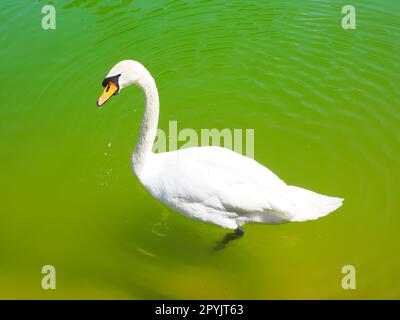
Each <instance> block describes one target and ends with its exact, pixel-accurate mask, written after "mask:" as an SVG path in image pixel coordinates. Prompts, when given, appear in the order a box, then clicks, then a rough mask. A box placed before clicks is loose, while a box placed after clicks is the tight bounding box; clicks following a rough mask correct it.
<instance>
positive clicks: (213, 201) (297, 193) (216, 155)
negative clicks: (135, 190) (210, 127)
mask: <svg viewBox="0 0 400 320" xmlns="http://www.w3.org/2000/svg"><path fill="white" fill-rule="evenodd" d="M116 75H120V76H119V80H118V81H119V83H118V86H119V90H121V89H122V88H124V87H126V86H128V85H130V84H136V85H138V86H139V87H141V88H142V89H143V91H144V94H145V98H146V106H145V111H144V116H143V122H142V127H141V132H140V136H139V141H138V144H137V145H136V148H135V151H134V152H133V155H132V166H133V170H134V172H135V174H136V176H137V177H138V179H139V180H140V181H141V183H142V184H143V185H144V186H145V187H146V189H147V190H148V191H149V192H150V194H151V195H152V196H153V197H155V198H157V199H158V200H160V201H162V202H163V203H165V204H167V205H168V206H170V207H171V208H173V209H174V210H176V211H178V212H181V213H182V214H184V215H186V216H188V217H191V218H193V219H196V220H201V221H204V222H208V223H213V224H216V225H218V226H221V227H224V228H229V229H237V228H238V227H239V226H241V225H243V224H246V223H267V224H276V223H284V222H290V221H306V220H313V219H317V218H319V217H322V216H325V215H327V214H329V213H330V212H332V211H334V210H335V209H337V208H338V207H340V206H341V205H342V201H343V199H341V198H336V197H328V196H324V195H320V194H317V193H315V192H312V191H309V190H306V189H302V188H299V187H294V186H288V185H287V184H286V183H285V182H283V181H282V180H281V179H280V178H278V177H277V176H276V175H275V174H274V173H273V172H271V171H270V170H268V169H267V168H265V167H264V166H262V165H261V164H259V163H258V162H256V161H255V160H253V159H250V158H247V157H244V156H242V155H240V154H237V153H235V152H233V151H231V150H228V149H225V148H220V147H194V148H187V149H182V150H178V151H173V152H165V153H158V154H156V153H153V152H152V146H153V142H154V139H155V136H156V130H157V123H158V113H159V99H158V92H157V88H156V85H155V81H154V79H153V78H152V77H151V75H150V73H149V72H148V71H147V70H146V69H145V68H144V66H143V65H141V64H140V63H138V62H135V61H132V60H125V61H121V62H119V63H118V64H117V65H115V66H114V67H113V68H112V69H111V71H110V72H109V74H108V75H107V77H113V76H116Z"/></svg>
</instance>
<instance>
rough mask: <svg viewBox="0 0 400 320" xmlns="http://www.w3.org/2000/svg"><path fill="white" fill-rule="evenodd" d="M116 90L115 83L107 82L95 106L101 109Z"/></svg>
mask: <svg viewBox="0 0 400 320" xmlns="http://www.w3.org/2000/svg"><path fill="white" fill-rule="evenodd" d="M117 90H118V86H117V85H116V84H115V83H113V82H111V81H110V82H108V83H107V85H106V88H105V89H104V91H103V93H102V94H101V96H100V98H99V100H97V106H99V107H101V106H102V105H103V104H105V103H106V102H107V100H108V99H110V98H111V97H112V96H113V94H114V93H115V92H116V91H117Z"/></svg>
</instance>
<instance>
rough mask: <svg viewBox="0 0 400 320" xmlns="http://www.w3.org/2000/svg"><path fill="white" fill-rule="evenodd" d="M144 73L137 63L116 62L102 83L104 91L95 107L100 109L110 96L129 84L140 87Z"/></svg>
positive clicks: (131, 61) (141, 66)
mask: <svg viewBox="0 0 400 320" xmlns="http://www.w3.org/2000/svg"><path fill="white" fill-rule="evenodd" d="M145 72H147V70H146V69H145V68H144V67H143V65H142V64H140V63H139V62H137V61H133V60H123V61H120V62H118V63H117V64H116V65H115V66H114V67H112V68H111V70H110V71H109V72H108V74H107V76H106V77H105V78H104V80H103V82H102V86H103V87H104V88H105V89H104V91H103V93H102V94H101V96H100V98H99V100H97V105H98V106H99V107H101V106H102V105H103V104H104V103H106V102H107V101H108V100H109V99H110V98H111V97H112V96H114V95H116V94H118V93H119V92H120V91H121V90H122V89H123V88H125V87H127V86H129V85H131V84H139V85H140V80H141V79H143V77H144V76H145V74H144V73H145Z"/></svg>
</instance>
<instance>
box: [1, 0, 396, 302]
mask: <svg viewBox="0 0 400 320" xmlns="http://www.w3.org/2000/svg"><path fill="white" fill-rule="evenodd" d="M45 4H47V1H11V0H3V1H2V2H1V4H0V18H1V24H0V29H1V33H0V41H1V51H0V58H1V73H2V77H1V79H2V88H1V90H0V101H1V102H0V137H1V149H0V176H1V184H0V194H1V214H0V271H1V272H0V297H1V298H122V299H125V298H253V299H270V298H305V299H308V298H324V299H331V298H344V299H351V298H397V299H398V298H400V257H399V252H400V250H399V246H400V235H399V227H400V226H399V223H400V212H399V209H400V206H399V204H400V200H399V194H400V192H399V191H400V188H399V183H398V182H399V178H400V175H399V173H400V172H399V171H400V170H399V165H400V152H399V151H400V135H399V127H400V111H399V108H400V103H399V102H400V97H399V82H400V63H399V54H400V27H399V26H400V2H399V1H397V0H386V1H377V0H375V1H372V0H366V1H361V0H355V1H351V4H353V5H354V6H355V7H356V10H357V29H356V30H343V29H342V27H341V17H342V14H341V8H342V5H343V4H344V3H343V2H342V1H328V0H323V1H316V0H315V1H313V0H308V1H307V0H302V1H289V0H284V1H212V0H209V1H176V0H169V1H130V0H122V1H112V2H110V1H99V0H91V1H79V0H73V1H72V0H69V1H54V5H55V7H56V10H57V15H56V17H57V28H56V30H50V31H44V30H43V29H42V28H41V19H42V16H43V15H42V14H41V8H42V6H43V5H45ZM122 59H135V60H138V61H141V62H142V63H143V64H144V65H145V66H147V67H148V69H149V70H150V71H151V73H152V74H153V76H154V78H155V79H156V81H157V85H158V88H159V93H160V99H161V113H160V122H159V127H160V128H162V129H164V130H167V129H168V123H169V121H177V122H178V128H179V129H182V128H193V129H195V130H197V131H198V132H199V131H200V129H201V128H219V129H222V128H231V129H233V128H241V129H246V128H252V129H254V130H255V145H254V148H255V158H256V159H257V161H259V162H260V163H262V164H263V165H265V166H267V167H269V168H270V169H271V170H273V171H274V172H275V173H277V174H278V175H279V176H280V177H281V178H283V179H284V180H285V181H286V182H287V183H289V184H292V185H299V186H303V187H306V188H309V189H312V190H315V191H318V192H321V193H325V194H329V195H336V196H342V197H344V198H345V199H346V200H345V204H344V206H343V207H342V208H340V209H339V210H338V211H336V212H335V213H333V214H331V215H329V216H327V217H325V218H323V219H320V220H317V221H311V222H305V223H293V224H286V225H280V226H265V225H248V226H245V230H246V235H245V236H244V237H243V238H242V239H240V240H237V241H234V242H232V243H231V244H230V245H229V246H228V247H227V248H225V249H223V250H220V251H218V252H214V251H213V250H212V248H213V247H214V246H215V244H216V243H217V241H219V240H220V239H221V238H222V237H223V235H224V233H225V231H224V230H223V229H220V228H218V227H215V226H211V225H206V224H202V223H200V222H196V221H192V220H189V219H187V218H185V217H183V216H181V215H179V214H177V213H175V212H172V211H170V210H169V209H168V208H165V207H164V206H162V205H160V204H159V203H158V202H157V201H156V200H154V199H153V198H152V197H151V196H150V195H148V194H147V193H146V191H145V190H144V188H143V187H142V186H141V185H140V183H139V182H138V181H137V179H136V178H135V177H134V175H133V174H132V171H131V168H130V154H131V152H132V150H133V148H134V145H135V142H136V139H137V135H138V130H139V125H140V121H141V116H142V111H143V98H142V94H141V92H140V91H139V89H137V88H136V89H129V90H126V91H124V92H123V93H122V94H120V95H119V96H118V97H115V98H113V99H112V101H110V102H109V103H108V104H107V105H106V107H105V108H104V109H102V111H99V110H98V109H97V108H96V106H95V101H96V99H97V98H98V96H99V94H100V92H101V90H102V87H101V81H102V80H103V78H104V76H105V75H106V73H107V72H108V70H109V68H110V67H111V66H112V65H114V64H115V63H116V62H117V61H119V60H122ZM46 264H51V265H54V266H55V267H56V270H57V289H56V290H50V291H45V290H43V289H42V288H41V278H42V274H41V268H42V266H43V265H46ZM347 264H351V265H354V266H355V268H356V270H357V289H356V290H343V289H342V287H341V279H342V276H343V275H342V274H341V268H342V266H344V265H347Z"/></svg>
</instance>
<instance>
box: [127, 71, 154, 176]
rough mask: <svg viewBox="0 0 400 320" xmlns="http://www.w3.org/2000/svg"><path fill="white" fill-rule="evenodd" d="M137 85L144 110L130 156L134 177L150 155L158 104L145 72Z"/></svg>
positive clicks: (150, 77)
mask: <svg viewBox="0 0 400 320" xmlns="http://www.w3.org/2000/svg"><path fill="white" fill-rule="evenodd" d="M137 85H138V86H139V87H140V88H142V90H143V92H144V96H145V109H144V114H143V120H142V125H141V128H140V134H139V139H138V142H137V144H136V147H135V151H134V152H133V154H132V165H133V170H134V171H135V173H136V175H137V176H140V174H141V173H142V172H143V170H144V166H145V164H146V161H147V160H148V158H149V157H151V155H152V148H153V143H154V139H155V138H156V134H157V124H158V113H159V108H160V103H159V98H158V91H157V87H156V83H155V81H154V79H153V77H152V76H151V75H150V73H149V72H148V71H147V70H145V72H143V74H142V77H141V79H139V81H138V82H137Z"/></svg>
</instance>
